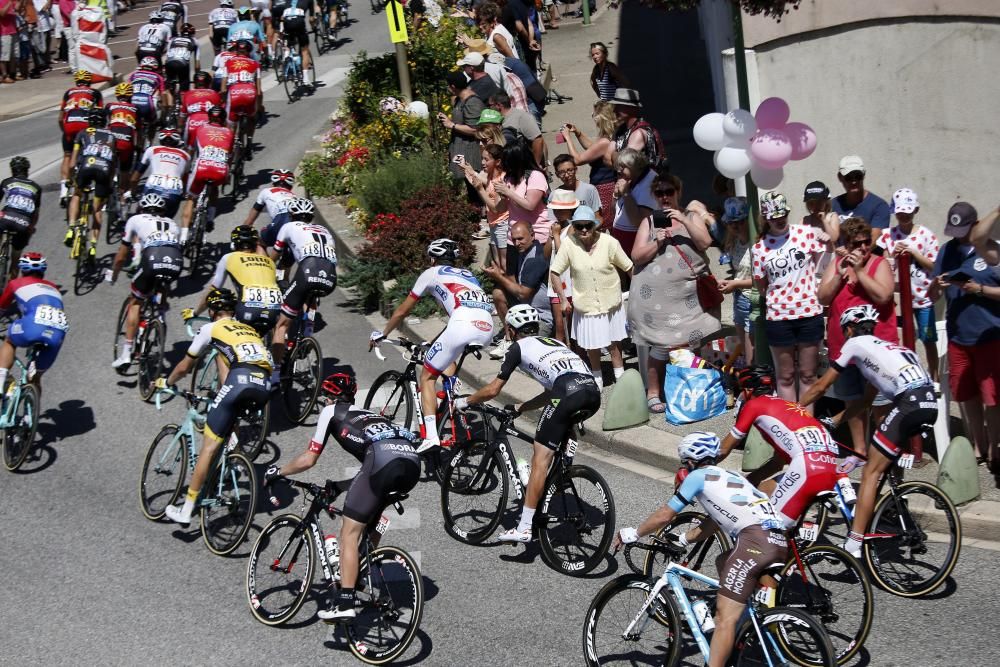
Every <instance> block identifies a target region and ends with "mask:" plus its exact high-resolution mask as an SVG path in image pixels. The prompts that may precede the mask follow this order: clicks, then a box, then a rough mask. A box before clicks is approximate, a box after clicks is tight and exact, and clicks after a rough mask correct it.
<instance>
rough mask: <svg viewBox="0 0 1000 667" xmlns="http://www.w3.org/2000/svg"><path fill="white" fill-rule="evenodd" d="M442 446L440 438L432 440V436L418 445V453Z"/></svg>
mask: <svg viewBox="0 0 1000 667" xmlns="http://www.w3.org/2000/svg"><path fill="white" fill-rule="evenodd" d="M440 446H441V441H440V440H431V439H430V438H424V441H423V442H421V443H420V446H419V447H417V454H423V453H424V452H429V451H430V450H432V449H435V448H437V447H440Z"/></svg>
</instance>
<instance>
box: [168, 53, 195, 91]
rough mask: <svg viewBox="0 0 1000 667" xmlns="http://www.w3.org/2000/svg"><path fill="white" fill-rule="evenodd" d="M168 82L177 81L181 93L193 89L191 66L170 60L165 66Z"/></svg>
mask: <svg viewBox="0 0 1000 667" xmlns="http://www.w3.org/2000/svg"><path fill="white" fill-rule="evenodd" d="M164 70H165V74H166V77H167V81H176V82H177V87H178V88H179V89H180V90H181V92H183V91H185V90H188V89H189V88H190V87H191V64H190V63H185V62H181V61H179V60H168V61H167V64H166V65H165V66H164Z"/></svg>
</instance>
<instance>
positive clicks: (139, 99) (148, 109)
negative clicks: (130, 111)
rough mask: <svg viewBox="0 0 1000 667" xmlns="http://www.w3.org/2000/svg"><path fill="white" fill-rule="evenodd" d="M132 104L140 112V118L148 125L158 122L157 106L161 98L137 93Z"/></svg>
mask: <svg viewBox="0 0 1000 667" xmlns="http://www.w3.org/2000/svg"><path fill="white" fill-rule="evenodd" d="M132 104H133V105H135V108H136V110H137V111H138V112H139V116H138V117H139V120H141V121H142V122H143V123H146V124H147V125H148V124H149V123H155V122H156V116H157V107H158V106H159V100H158V99H157V98H156V97H153V96H151V95H135V96H133V97H132Z"/></svg>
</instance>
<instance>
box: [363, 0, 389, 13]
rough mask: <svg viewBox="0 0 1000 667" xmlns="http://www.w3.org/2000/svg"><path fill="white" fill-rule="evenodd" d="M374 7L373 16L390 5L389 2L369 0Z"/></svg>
mask: <svg viewBox="0 0 1000 667" xmlns="http://www.w3.org/2000/svg"><path fill="white" fill-rule="evenodd" d="M368 2H370V3H371V5H372V14H378V13H379V12H380V11H382V10H383V9H385V7H386V5H388V4H389V0H368Z"/></svg>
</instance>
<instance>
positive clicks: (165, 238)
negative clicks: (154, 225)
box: [142, 232, 178, 249]
mask: <svg viewBox="0 0 1000 667" xmlns="http://www.w3.org/2000/svg"><path fill="white" fill-rule="evenodd" d="M177 243H178V241H177V235H176V234H174V233H173V232H152V233H151V234H150V235H149V236H147V237H146V239H145V240H144V241H143V242H142V247H143V249H145V248H151V247H153V246H161V245H177Z"/></svg>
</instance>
